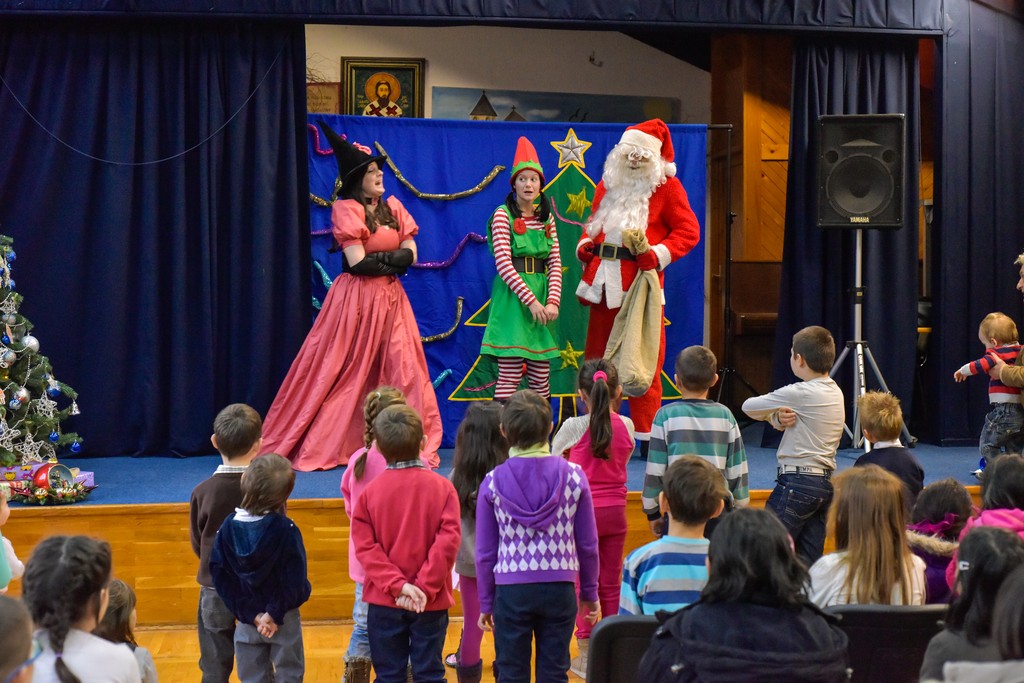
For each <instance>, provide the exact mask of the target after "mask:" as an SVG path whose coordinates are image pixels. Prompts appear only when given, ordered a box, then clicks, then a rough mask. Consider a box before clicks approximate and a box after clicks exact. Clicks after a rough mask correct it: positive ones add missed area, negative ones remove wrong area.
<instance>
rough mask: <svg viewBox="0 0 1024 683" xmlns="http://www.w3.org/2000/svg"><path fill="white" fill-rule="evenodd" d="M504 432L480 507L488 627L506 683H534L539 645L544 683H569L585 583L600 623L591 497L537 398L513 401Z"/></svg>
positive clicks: (484, 624)
mask: <svg viewBox="0 0 1024 683" xmlns="http://www.w3.org/2000/svg"><path fill="white" fill-rule="evenodd" d="M501 429H502V432H503V433H504V434H505V437H506V439H508V445H509V451H508V456H509V457H508V460H506V461H505V462H504V463H503V464H501V465H499V466H498V467H496V468H494V470H493V471H491V472H490V473H489V474H488V475H487V476H486V477H484V480H483V483H482V484H481V485H480V493H479V494H478V498H477V507H476V572H477V589H478V592H479V597H480V620H479V625H480V628H482V629H484V630H485V631H490V630H493V631H494V648H495V651H496V654H497V664H498V669H499V670H500V671H501V680H502V683H519V682H523V683H529V680H530V660H531V659H532V649H533V641H534V639H536V641H537V670H536V680H537V681H544V682H545V683H557V682H558V681H567V680H568V674H567V672H568V670H569V643H570V641H571V640H572V632H573V627H574V626H575V625H576V613H577V606H576V588H575V585H574V581H575V579H576V577H577V575H579V580H580V607H581V608H582V609H585V610H586V611H587V616H586V619H587V621H588V622H589V623H591V624H593V623H595V622H596V621H597V620H598V619H599V618H600V615H601V610H600V607H599V606H598V603H597V575H598V553H597V526H596V525H595V522H594V505H593V502H592V501H591V498H590V487H589V485H588V484H587V478H586V476H585V475H584V474H583V470H582V469H581V468H580V466H579V465H576V464H574V463H570V462H567V461H565V460H564V459H563V458H561V457H559V456H557V455H552V454H551V452H550V450H549V448H548V442H547V439H548V434H549V433H550V432H551V406H550V405H549V404H548V402H547V401H546V400H545V399H543V398H541V397H540V396H539V395H537V394H536V393H535V392H533V391H530V390H525V391H519V392H516V393H515V394H513V395H512V398H511V399H509V402H508V404H507V405H506V406H505V410H504V411H503V412H502V416H501Z"/></svg>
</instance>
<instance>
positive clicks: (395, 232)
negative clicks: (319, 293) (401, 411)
mask: <svg viewBox="0 0 1024 683" xmlns="http://www.w3.org/2000/svg"><path fill="white" fill-rule="evenodd" d="M320 127H321V128H323V131H324V133H325V134H326V136H327V139H328V140H329V141H330V143H331V147H332V148H333V149H334V156H335V158H336V159H337V162H338V180H337V181H336V187H337V189H336V190H335V194H336V195H338V199H337V201H335V202H334V205H333V207H332V209H331V224H332V227H333V231H334V239H335V240H337V242H338V244H340V245H341V248H342V250H343V251H344V254H345V259H344V260H345V267H344V272H343V273H342V274H341V275H339V276H338V277H337V278H336V279H335V280H334V284H333V285H332V286H331V289H330V291H329V292H328V293H327V298H326V299H325V300H324V303H323V306H322V307H321V309H320V314H319V315H318V316H317V319H316V322H315V323H314V324H313V329H311V330H310V331H309V335H308V336H307V337H306V341H305V342H303V344H302V348H301V349H300V350H299V355H298V356H297V357H296V358H295V361H294V362H292V367H291V369H290V370H289V371H288V375H287V376H286V377H285V379H284V382H283V383H282V384H281V388H280V389H279V390H278V392H277V397H276V398H275V399H274V403H273V405H271V406H270V410H269V411H268V412H267V418H266V420H265V421H264V423H263V448H264V451H265V452H274V453H279V454H281V455H283V456H285V457H286V458H288V459H289V460H291V461H292V466H293V467H294V468H295V469H297V470H301V471H306V472H308V471H310V470H324V469H330V468H332V467H337V466H338V465H345V464H346V463H347V462H348V457H349V455H350V454H351V453H352V452H353V451H355V450H356V449H357V448H359V447H360V446H361V445H362V444H363V399H364V398H365V396H366V394H367V392H369V391H371V390H373V389H374V388H375V387H378V386H381V385H389V386H393V387H396V388H397V389H400V390H401V391H402V393H404V394H405V396H406V399H407V401H408V403H409V405H410V406H412V407H413V408H415V409H416V410H417V412H419V414H420V415H421V416H422V418H423V426H424V428H425V431H426V435H427V445H426V448H425V449H424V454H425V455H426V456H427V457H429V459H430V462H431V463H432V465H433V466H434V467H436V466H437V449H438V447H439V446H440V445H441V415H440V413H439V412H438V409H437V398H436V397H435V396H434V387H433V385H432V384H431V382H430V374H429V372H428V371H427V361H426V358H425V357H424V355H423V346H422V344H421V343H420V332H419V328H418V327H417V325H416V319H415V317H414V316H413V312H412V307H411V306H410V305H409V298H408V297H407V296H406V294H405V290H404V289H403V288H402V284H401V283H400V282H399V280H398V277H397V276H398V275H402V274H403V273H405V270H406V268H408V267H409V266H411V265H412V264H413V263H414V262H415V261H416V242H415V240H414V239H413V237H414V236H415V235H416V233H417V232H418V231H419V228H418V226H417V225H416V221H415V220H413V218H412V216H411V215H409V212H408V211H406V210H405V207H404V206H402V204H401V202H399V201H398V200H397V199H395V198H394V197H388V198H387V200H384V198H383V195H384V182H383V178H384V171H383V163H384V160H385V158H386V157H384V156H372V155H371V153H370V150H369V148H367V147H363V146H362V145H353V144H350V143H349V142H348V141H346V140H344V139H342V138H341V137H340V136H339V135H337V134H336V133H335V132H334V131H332V130H331V129H330V128H328V127H327V126H325V125H324V124H323V123H321V124H320Z"/></svg>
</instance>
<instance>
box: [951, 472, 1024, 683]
mask: <svg viewBox="0 0 1024 683" xmlns="http://www.w3.org/2000/svg"><path fill="white" fill-rule="evenodd" d="M1002 457H1004V456H1000V457H999V458H996V461H997V462H998V461H999V460H1001V459H1002ZM992 642H994V643H995V644H996V647H997V648H998V652H999V659H1001V660H1002V661H995V662H992V661H987V662H979V661H974V662H970V661H968V662H946V664H945V665H944V666H943V667H942V676H943V680H945V681H946V682H947V683H1016V682H1017V681H1024V567H1017V568H1016V569H1014V570H1013V571H1012V572H1010V575H1009V576H1007V577H1006V579H1005V580H1004V581H1003V585H1002V586H1000V588H999V593H998V594H997V595H996V599H995V609H994V610H993V614H992Z"/></svg>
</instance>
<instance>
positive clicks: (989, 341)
mask: <svg viewBox="0 0 1024 683" xmlns="http://www.w3.org/2000/svg"><path fill="white" fill-rule="evenodd" d="M978 339H979V340H980V341H981V343H982V344H984V345H985V351H986V354H985V355H984V356H982V357H981V358H979V359H978V360H973V361H971V362H970V363H966V364H965V365H964V366H963V367H962V368H960V369H959V370H957V371H956V372H954V373H953V379H954V380H956V381H957V382H963V381H965V380H966V379H967V378H968V377H970V376H971V375H984V374H986V373H987V372H988V371H989V370H991V369H992V367H993V366H994V365H995V363H994V361H993V360H992V358H991V356H993V355H995V356H998V357H999V358H1000V359H1001V360H1002V361H1003V362H1004V363H1006V364H1007V365H1013V364H1014V363H1016V361H1017V355H1018V354H1019V353H1020V344H1019V343H1017V326H1016V325H1015V324H1014V322H1013V320H1011V319H1010V317H1009V316H1007V315H1005V314H1003V313H989V314H988V315H986V316H985V317H984V319H982V321H981V325H979V326H978ZM988 400H989V411H988V414H987V415H986V416H985V426H984V427H982V428H981V437H980V438H979V439H978V448H979V450H980V451H981V469H978V470H975V472H974V475H975V476H976V477H978V478H981V473H982V472H983V471H984V469H985V465H986V464H987V463H988V462H989V461H991V460H992V458H994V457H996V456H997V455H999V454H1000V453H1002V452H1006V453H1019V452H1020V448H1021V446H1022V445H1024V442H1022V439H1021V430H1022V429H1024V408H1022V406H1021V403H1020V389H1019V388H1017V387H1011V386H1007V385H1005V384H1003V383H1002V382H1001V381H1000V380H999V379H997V378H992V379H989V381H988ZM1004 449H1005V450H1004Z"/></svg>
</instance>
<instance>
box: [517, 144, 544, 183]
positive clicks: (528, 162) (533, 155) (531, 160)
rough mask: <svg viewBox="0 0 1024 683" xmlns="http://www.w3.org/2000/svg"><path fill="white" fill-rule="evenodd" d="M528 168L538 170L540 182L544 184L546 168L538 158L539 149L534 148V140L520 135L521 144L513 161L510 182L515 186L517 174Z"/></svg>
mask: <svg viewBox="0 0 1024 683" xmlns="http://www.w3.org/2000/svg"><path fill="white" fill-rule="evenodd" d="M526 170H530V171H536V172H537V175H539V176H540V184H541V185H543V184H544V169H543V167H541V165H540V160H539V159H538V158H537V150H536V149H534V148H533V143H532V142H530V141H529V140H527V139H526V138H524V137H520V138H519V144H517V145H516V158H515V160H514V161H513V162H512V178H510V179H509V184H510V185H512V186H515V184H516V176H517V175H519V174H520V173H522V172H523V171H526Z"/></svg>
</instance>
